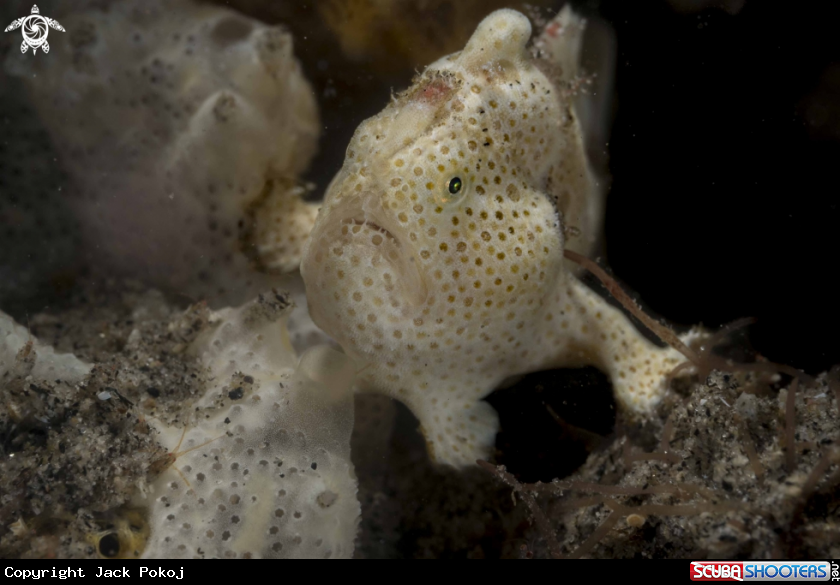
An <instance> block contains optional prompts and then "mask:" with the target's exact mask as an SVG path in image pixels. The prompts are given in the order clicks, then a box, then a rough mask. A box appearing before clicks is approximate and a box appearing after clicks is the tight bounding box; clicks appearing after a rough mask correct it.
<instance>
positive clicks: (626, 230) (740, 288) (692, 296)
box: [599, 0, 840, 373]
mask: <svg viewBox="0 0 840 585" xmlns="http://www.w3.org/2000/svg"><path fill="white" fill-rule="evenodd" d="M599 13H600V14H601V15H602V16H603V17H604V18H605V19H606V20H608V21H609V22H610V23H611V24H612V25H613V27H614V28H615V31H616V34H617V38H618V61H617V76H616V94H617V100H616V118H615V125H614V127H613V132H612V138H611V141H610V157H611V158H610V166H611V170H612V176H613V185H612V191H611V193H610V196H609V199H608V204H607V220H606V235H607V238H606V239H607V246H608V248H607V250H608V252H607V254H608V260H609V264H610V266H611V267H612V268H613V270H614V272H615V274H616V275H617V276H619V277H620V278H622V279H623V280H624V281H625V282H626V283H627V285H629V287H630V288H631V289H633V290H635V291H636V292H638V294H639V296H640V297H641V299H642V300H643V301H644V302H645V303H646V305H647V306H649V307H650V308H651V309H653V310H654V311H656V312H657V313H659V314H661V315H663V316H664V317H666V318H667V319H669V320H672V321H674V322H676V323H682V324H693V323H701V322H702V323H704V324H706V325H708V326H711V327H715V326H719V325H721V324H722V323H725V322H728V321H731V320H734V319H736V318H739V317H747V316H752V317H755V318H756V319H757V324H756V325H754V326H753V327H752V329H751V340H752V343H753V345H754V347H755V348H756V349H757V350H758V351H760V352H761V353H762V354H764V355H765V356H766V357H767V358H769V359H771V360H773V361H780V362H785V363H789V364H792V365H794V366H795V367H798V368H803V369H805V370H806V371H808V372H810V373H818V372H819V371H822V370H824V369H827V368H829V367H830V366H831V365H833V364H835V363H837V362H838V361H840V355H839V354H838V347H840V345H838V341H837V339H838V336H837V330H838V327H840V309H838V305H837V302H838V294H837V272H838V270H837V268H838V255H837V252H838V249H840V246H838V240H837V238H838V230H837V226H838V219H840V212H838V199H839V198H840V197H838V187H837V175H836V170H837V164H838V162H840V142H838V137H840V128H838V127H837V126H836V113H835V114H834V116H835V127H834V128H833V129H832V128H826V127H825V126H819V125H818V124H817V122H818V121H819V120H817V118H822V117H824V116H821V115H820V112H817V111H815V110H816V109H818V108H823V109H824V108H826V107H830V108H833V109H834V111H835V112H836V111H837V109H838V108H840V91H838V89H840V88H835V90H834V91H835V93H834V94H833V95H831V93H830V91H829V92H828V94H829V95H827V96H826V95H825V93H826V92H827V90H826V89H825V88H823V89H820V87H819V86H820V79H821V76H822V75H823V73H824V72H825V71H826V69H827V68H828V67H829V65H831V64H832V63H837V62H838V61H840V42H838V37H837V32H836V28H835V26H836V24H837V22H838V16H840V11H838V3H836V2H821V3H807V2H801V3H800V2H797V3H781V2H764V1H759V0H747V2H746V5H745V6H744V8H743V10H741V12H740V13H739V14H737V15H735V16H732V15H729V14H727V13H725V12H723V11H721V10H706V11H703V12H701V13H698V14H682V15H681V14H677V13H675V12H674V11H672V10H671V9H670V7H669V6H668V5H666V4H665V3H664V2H622V1H620V0H619V1H615V2H603V3H602V4H601V6H600V10H599ZM835 83H836V82H835ZM818 102H819V103H818Z"/></svg>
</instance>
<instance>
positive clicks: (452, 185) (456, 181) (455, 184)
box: [447, 177, 464, 195]
mask: <svg viewBox="0 0 840 585" xmlns="http://www.w3.org/2000/svg"><path fill="white" fill-rule="evenodd" d="M463 186H464V184H463V183H462V182H461V178H460V177H453V178H452V179H450V180H449V183H447V187H448V188H449V192H450V193H452V194H453V195H456V194H457V193H459V192H460V191H461V189H462V188H463Z"/></svg>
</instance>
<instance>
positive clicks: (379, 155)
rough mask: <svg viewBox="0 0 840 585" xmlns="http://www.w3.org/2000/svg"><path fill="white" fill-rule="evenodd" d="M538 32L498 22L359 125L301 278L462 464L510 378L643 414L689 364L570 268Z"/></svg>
mask: <svg viewBox="0 0 840 585" xmlns="http://www.w3.org/2000/svg"><path fill="white" fill-rule="evenodd" d="M530 34H531V26H530V23H529V22H528V20H527V19H526V18H525V17H524V16H522V15H521V14H519V13H518V12H514V11H512V10H501V11H497V12H494V13H493V14H491V15H490V16H488V17H487V18H486V19H485V20H484V21H483V22H482V23H481V24H480V25H479V27H478V29H477V31H476V32H475V34H474V35H473V37H472V38H471V40H470V41H469V43H468V44H467V46H466V48H465V49H464V50H463V51H462V52H461V53H457V54H455V55H451V56H449V57H446V58H444V59H441V60H440V61H438V62H436V63H434V64H432V65H430V66H429V67H428V68H427V69H426V70H425V72H424V73H423V74H422V75H421V76H420V77H419V79H418V80H417V81H416V83H415V84H414V86H412V87H411V88H409V89H408V90H407V91H406V92H404V93H403V94H401V95H400V96H398V97H396V98H394V99H393V101H392V103H391V104H390V105H389V106H388V107H387V108H385V110H383V111H382V112H381V113H380V114H379V115H377V116H375V117H373V118H371V119H369V120H367V121H365V122H364V123H363V124H362V125H361V126H360V127H359V128H358V130H357V131H356V134H355V135H354V137H353V139H352V141H351V143H350V145H349V147H348V148H347V158H346V161H345V163H344V166H343V168H342V170H341V171H340V172H339V174H338V175H337V176H336V177H335V179H334V180H333V183H332V184H331V186H330V188H329V190H328V193H327V196H326V198H325V202H324V205H323V207H322V210H321V212H320V214H319V216H318V218H317V220H316V224H315V227H314V229H313V232H312V236H311V238H310V240H309V242H308V243H307V245H306V248H305V249H304V260H303V263H302V266H301V270H302V274H303V278H304V281H305V283H306V288H307V299H308V302H309V306H310V312H311V314H312V317H313V319H314V320H315V323H316V324H318V325H319V326H320V327H321V328H323V329H324V330H325V331H326V332H327V333H329V334H330V335H332V336H333V337H334V338H335V339H336V340H337V341H338V342H339V343H340V344H341V345H342V347H343V348H344V350H345V351H346V352H347V353H348V354H349V355H351V356H352V357H353V358H354V359H355V360H356V362H357V365H358V368H359V377H360V378H361V379H362V381H363V385H364V387H365V389H366V390H370V391H375V392H381V393H385V394H388V395H390V396H393V397H395V398H397V399H399V400H401V401H402V402H404V403H405V404H406V405H408V407H409V408H411V410H412V411H413V412H414V414H415V415H416V416H417V417H418V419H419V420H420V423H421V430H422V432H423V434H424V436H425V438H426V441H427V444H428V447H429V452H430V454H431V456H432V457H433V458H434V459H435V460H436V461H438V462H441V463H445V464H450V465H453V466H456V467H458V466H465V465H471V464H474V463H475V461H476V460H477V459H480V458H486V457H488V455H489V452H490V450H491V448H492V446H493V442H494V438H495V433H496V432H497V430H498V418H497V415H496V413H495V411H494V410H493V409H492V407H490V406H489V405H488V404H487V403H486V402H483V401H482V400H481V399H482V398H483V397H484V396H486V395H487V394H488V393H490V392H491V391H492V390H493V389H494V388H496V387H498V385H499V384H500V383H501V382H502V381H503V380H504V379H505V378H507V377H509V376H511V375H515V374H521V373H525V372H529V371H535V370H540V369H545V368H549V367H560V366H573V367H574V366H583V365H588V364H594V365H597V366H599V367H601V368H602V369H604V371H606V372H607V373H608V374H609V375H610V377H611V378H612V380H613V383H614V386H615V392H616V395H617V397H618V401H619V403H620V404H621V405H623V406H625V407H627V408H629V409H631V410H633V411H636V412H647V411H649V410H650V409H651V408H652V406H653V405H654V404H655V403H656V402H657V401H658V400H659V398H660V397H661V395H662V392H663V391H664V386H663V384H662V378H663V377H664V375H665V374H666V373H667V372H668V371H669V370H671V369H672V368H673V367H674V366H676V365H677V364H678V363H679V361H680V360H679V359H678V357H677V355H676V354H675V352H673V351H672V350H670V349H667V350H662V349H659V348H657V347H656V346H654V345H652V344H650V343H649V342H647V341H646V340H645V339H644V338H642V337H641V336H640V335H639V334H638V332H636V331H635V330H634V329H633V327H632V326H631V325H630V323H629V322H628V321H627V319H626V318H625V317H624V316H623V315H622V314H621V313H619V312H618V311H616V310H615V309H613V308H611V307H610V306H609V305H607V304H606V303H605V302H604V301H603V300H602V299H601V298H600V297H598V296H597V295H595V294H594V293H592V292H591V291H589V289H587V288H586V287H585V286H584V285H582V284H581V283H580V282H579V281H578V280H577V279H576V278H575V277H574V275H573V274H572V272H571V271H570V270H569V269H568V267H567V266H566V264H565V261H564V258H563V249H564V230H563V225H562V221H561V218H560V216H559V215H558V211H557V209H556V208H555V205H556V199H557V198H556V193H557V192H558V190H557V187H558V182H557V181H558V177H562V176H563V175H562V173H563V172H567V171H568V169H569V168H571V167H569V166H568V165H567V163H568V161H567V160H564V159H563V158H562V157H563V155H564V153H567V152H569V150H571V149H572V146H573V145H570V144H569V143H568V141H567V140H566V139H567V137H568V133H566V132H564V131H563V128H564V127H567V126H568V125H571V124H574V123H575V120H574V118H573V116H572V112H571V108H570V107H568V106H567V105H565V104H564V103H563V100H562V97H561V95H560V94H561V92H559V91H557V89H556V87H555V86H554V85H553V84H552V83H551V81H550V80H549V78H548V77H546V75H544V74H543V73H542V72H541V70H540V68H538V67H537V66H536V65H535V63H534V61H533V60H532V58H531V57H530V56H529V54H528V53H527V52H526V50H525V47H526V43H527V42H528V39H529V37H530ZM564 165H566V166H564ZM558 169H561V170H560V171H558ZM456 178H458V179H460V180H461V184H462V186H461V189H460V190H457V192H455V193H453V192H451V191H453V190H455V189H450V187H451V186H452V185H453V179H456ZM573 184H575V182H574V181H566V182H564V183H563V184H562V185H560V186H561V187H562V189H570V188H571V187H570V185H573ZM562 189H561V190H562ZM572 195H573V198H574V197H585V196H586V192H583V193H580V192H575V193H572ZM561 211H562V209H561Z"/></svg>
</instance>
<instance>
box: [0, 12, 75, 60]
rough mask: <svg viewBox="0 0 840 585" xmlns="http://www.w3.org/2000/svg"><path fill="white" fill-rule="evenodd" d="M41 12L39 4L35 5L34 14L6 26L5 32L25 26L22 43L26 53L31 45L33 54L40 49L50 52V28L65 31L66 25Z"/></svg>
mask: <svg viewBox="0 0 840 585" xmlns="http://www.w3.org/2000/svg"><path fill="white" fill-rule="evenodd" d="M40 12H41V11H40V10H38V6H34V5H33V6H32V14H30V15H29V16H24V17H23V18H18V19H17V20H14V21H12V24H10V25H9V26H7V27H6V31H5V32H9V31H10V30H15V29H18V28H21V27H23V29H22V30H21V32H22V33H23V43H21V45H20V52H21V53H25V52H26V49H28V48H30V47H32V54H33V55H34V54H35V53H37V52H38V49H41V50H43V51H44V52H45V53H49V52H50V44H49V43H48V42H47V34H49V32H50V28H54V29H55V30H57V31H61V32H64V27H63V26H61V25H60V24H58V21H57V20H53V19H52V18H47V17H46V16H41V14H40Z"/></svg>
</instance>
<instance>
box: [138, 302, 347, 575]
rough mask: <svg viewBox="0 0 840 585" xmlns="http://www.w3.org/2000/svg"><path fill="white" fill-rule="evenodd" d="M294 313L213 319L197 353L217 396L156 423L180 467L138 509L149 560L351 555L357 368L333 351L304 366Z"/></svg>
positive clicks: (275, 307) (310, 354) (257, 308)
mask: <svg viewBox="0 0 840 585" xmlns="http://www.w3.org/2000/svg"><path fill="white" fill-rule="evenodd" d="M288 311H289V308H288V305H287V304H286V302H285V298H284V297H281V296H273V295H266V296H261V297H260V299H258V300H257V301H254V302H252V303H249V304H247V305H245V306H243V307H240V308H237V309H225V310H223V311H219V312H218V313H215V314H214V315H213V317H212V322H213V326H212V327H211V329H209V330H208V331H206V332H204V333H203V334H202V335H201V336H200V337H199V338H198V339H197V340H196V341H195V342H194V343H193V345H192V347H191V350H190V351H192V352H193V353H195V354H196V355H198V356H200V359H201V361H202V363H203V364H204V365H205V366H206V367H207V377H208V380H209V383H208V388H207V392H206V393H205V395H204V396H202V397H201V398H200V399H199V400H198V401H197V402H196V403H195V404H194V405H193V406H192V407H191V408H189V409H188V413H189V414H188V416H187V417H186V418H185V419H184V420H183V421H181V426H177V427H175V426H173V427H166V426H164V425H162V424H161V423H160V422H153V426H155V427H156V428H157V429H158V430H159V431H160V432H161V440H162V442H163V443H164V444H166V445H167V447H168V448H169V449H170V451H171V452H173V453H174V454H175V456H174V457H172V461H171V465H167V466H166V468H165V469H164V470H163V471H162V473H161V475H160V476H159V477H158V478H157V480H156V481H155V482H154V483H153V484H152V486H151V487H152V490H151V491H152V493H151V494H150V495H148V496H147V498H150V499H151V502H150V501H149V500H148V499H147V500H142V499H139V500H138V504H139V505H142V506H144V507H145V506H150V509H149V524H150V537H149V541H148V545H147V547H146V549H145V552H144V557H145V558H172V557H180V558H192V557H205V558H212V557H217V558H312V557H316V558H330V557H332V558H349V557H351V556H352V554H353V544H354V540H355V537H356V532H357V528H358V522H359V515H360V507H359V502H358V500H357V498H356V491H357V482H356V478H355V474H354V471H353V465H352V463H351V462H350V435H351V431H352V427H353V394H352V389H351V386H352V384H353V380H354V375H353V374H354V369H353V365H352V362H351V361H350V360H349V359H348V358H347V357H346V356H344V355H343V354H341V353H339V352H336V351H335V350H333V349H330V348H327V347H324V346H319V347H314V348H312V349H309V350H308V351H307V352H306V353H305V354H304V355H303V356H302V357H301V359H300V360H299V361H298V359H297V357H296V355H295V353H294V350H293V349H292V347H291V344H290V343H289V340H288V332H287V331H286V325H285V321H286V319H287V317H288ZM182 425H186V428H187V430H186V433H185V434H183V435H182V433H183V430H182ZM182 439H183V440H182Z"/></svg>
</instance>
